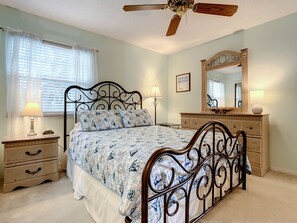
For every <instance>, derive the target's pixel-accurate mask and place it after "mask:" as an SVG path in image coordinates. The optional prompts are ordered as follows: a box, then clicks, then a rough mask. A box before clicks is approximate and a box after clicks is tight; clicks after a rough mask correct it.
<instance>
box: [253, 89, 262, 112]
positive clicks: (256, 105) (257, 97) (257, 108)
mask: <svg viewBox="0 0 297 223" xmlns="http://www.w3.org/2000/svg"><path fill="white" fill-rule="evenodd" d="M263 101H264V91H263V90H255V91H250V102H251V104H252V105H253V106H252V112H253V113H254V114H261V113H262V112H263V107H262V104H263Z"/></svg>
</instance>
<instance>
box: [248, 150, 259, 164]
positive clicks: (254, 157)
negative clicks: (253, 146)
mask: <svg viewBox="0 0 297 223" xmlns="http://www.w3.org/2000/svg"><path fill="white" fill-rule="evenodd" d="M247 155H248V158H249V161H250V163H251V165H252V167H253V166H254V165H255V166H256V167H261V154H260V153H254V152H247Z"/></svg>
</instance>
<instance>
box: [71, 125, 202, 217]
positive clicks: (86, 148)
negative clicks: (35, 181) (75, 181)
mask: <svg viewBox="0 0 297 223" xmlns="http://www.w3.org/2000/svg"><path fill="white" fill-rule="evenodd" d="M194 133H195V131H193V130H180V129H173V128H167V127H162V126H146V127H135V128H122V129H113V130H105V131H94V132H83V131H81V129H79V128H75V129H74V130H72V132H71V134H70V136H71V138H70V148H69V155H70V157H71V159H72V160H73V161H74V162H75V163H76V164H77V165H79V166H80V167H81V168H82V169H84V170H86V171H87V172H89V173H90V174H91V175H93V176H94V177H96V178H97V179H99V180H100V181H101V182H102V183H103V184H105V185H106V186H107V187H108V188H110V189H112V190H113V191H115V192H116V193H118V194H119V195H120V197H121V204H120V207H119V212H120V213H121V214H122V215H123V216H129V217H130V218H131V219H132V220H134V221H135V222H138V221H139V220H140V217H141V177H142V172H143V168H144V166H145V164H146V162H147V160H148V159H149V157H150V156H151V154H152V153H153V152H154V151H155V150H157V149H160V148H163V147H171V148H174V149H181V148H184V147H185V146H186V145H187V144H188V143H189V141H190V139H191V138H192V137H193V135H194ZM205 140H207V138H206V139H205ZM199 141H200V140H197V142H199ZM156 174H157V173H156ZM156 218H157V217H156Z"/></svg>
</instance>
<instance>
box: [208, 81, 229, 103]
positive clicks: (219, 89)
mask: <svg viewBox="0 0 297 223" xmlns="http://www.w3.org/2000/svg"><path fill="white" fill-rule="evenodd" d="M207 84H208V87H207V91H208V94H209V95H210V97H211V98H212V99H216V100H218V107H225V85H224V83H223V82H221V81H216V80H211V79H208V83H207Z"/></svg>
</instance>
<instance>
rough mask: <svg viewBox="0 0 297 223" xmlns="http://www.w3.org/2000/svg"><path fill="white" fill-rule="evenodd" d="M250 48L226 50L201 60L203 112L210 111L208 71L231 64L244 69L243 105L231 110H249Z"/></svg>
mask: <svg viewBox="0 0 297 223" xmlns="http://www.w3.org/2000/svg"><path fill="white" fill-rule="evenodd" d="M247 65H248V49H242V50H240V52H236V51H230V50H224V51H221V52H218V53H216V54H215V55H214V56H213V57H211V58H210V59H208V60H201V69H202V74H201V75H202V95H201V97H202V100H201V102H202V112H209V111H210V109H209V108H208V107H207V97H206V95H207V72H208V71H211V70H216V69H221V68H225V67H231V66H241V70H242V95H241V96H242V107H241V108H236V107H232V108H233V110H232V111H230V112H236V113H238V112H247V111H248V67H247Z"/></svg>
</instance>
